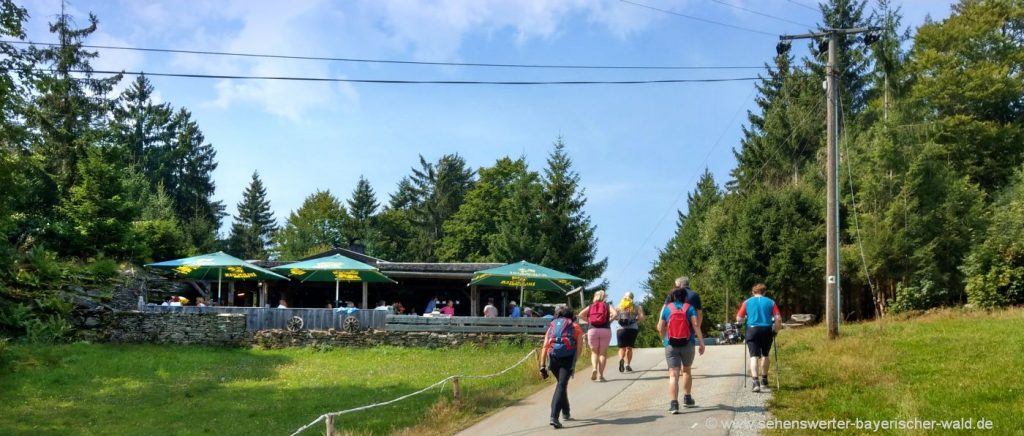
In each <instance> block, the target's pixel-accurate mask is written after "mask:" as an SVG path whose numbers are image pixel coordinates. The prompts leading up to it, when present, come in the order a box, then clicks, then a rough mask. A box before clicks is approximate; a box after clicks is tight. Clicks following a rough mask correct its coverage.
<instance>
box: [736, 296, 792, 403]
mask: <svg viewBox="0 0 1024 436" xmlns="http://www.w3.org/2000/svg"><path fill="white" fill-rule="evenodd" d="M766 289H767V287H766V286H765V285H764V283H758V284H756V285H754V288H753V289H752V290H751V294H752V295H753V296H752V297H750V298H748V299H747V300H746V301H744V302H743V304H740V310H739V312H737V313H736V322H743V318H746V321H747V335H746V341H747V349H748V350H749V351H750V375H751V376H752V377H754V388H753V389H754V392H762V391H768V386H769V385H768V365H769V363H770V361H771V359H769V358H768V353H769V352H770V351H771V349H772V341H773V340H774V339H775V333H777V332H778V331H779V329H781V328H782V314H781V313H780V312H779V306H778V305H776V304H775V301H774V300H772V299H771V298H768V297H765V296H764V292H765V290H766ZM759 374H760V375H759Z"/></svg>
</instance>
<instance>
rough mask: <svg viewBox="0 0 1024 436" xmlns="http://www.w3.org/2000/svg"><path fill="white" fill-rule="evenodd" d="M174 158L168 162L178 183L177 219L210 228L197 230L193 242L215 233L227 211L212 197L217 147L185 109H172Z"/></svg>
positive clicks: (212, 235)
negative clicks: (208, 140)
mask: <svg viewBox="0 0 1024 436" xmlns="http://www.w3.org/2000/svg"><path fill="white" fill-rule="evenodd" d="M172 125H173V126H174V138H173V143H172V144H173V152H172V153H171V156H172V157H173V160H172V161H171V163H170V164H169V165H170V166H171V168H173V179H174V180H175V181H177V183H178V184H177V185H176V186H175V187H174V188H173V189H172V190H171V196H172V197H173V199H174V207H175V210H176V211H177V212H178V219H180V220H181V221H182V222H184V223H191V224H187V225H189V226H192V227H201V228H204V227H208V228H209V229H210V230H212V233H211V232H210V231H205V232H196V233H194V234H193V236H192V237H191V239H192V243H193V244H195V245H196V246H200V245H202V244H201V243H200V241H202V240H207V239H209V238H212V237H215V236H216V233H217V232H216V229H219V228H220V225H221V220H222V219H223V218H224V216H225V215H226V213H225V212H224V210H225V206H224V203H223V202H222V201H219V200H214V199H213V196H214V193H215V191H216V184H215V183H214V182H213V171H214V170H216V169H217V161H216V157H217V151H216V150H214V148H213V145H211V144H210V143H208V142H206V137H205V136H203V132H202V131H201V130H200V129H199V125H198V124H197V123H196V122H195V121H193V120H192V114H191V112H189V111H188V110H185V109H179V110H178V111H177V112H175V114H174V116H173V119H172Z"/></svg>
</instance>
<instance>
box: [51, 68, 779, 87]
mask: <svg viewBox="0 0 1024 436" xmlns="http://www.w3.org/2000/svg"><path fill="white" fill-rule="evenodd" d="M67 72H68V73H76V74H123V75H128V76H152V77H179V78H190V79H237V80H282V81H293V82H342V83H376V84H391V85H649V84H665V83H715V82H745V81H752V80H758V79H759V78H758V77H729V78H704V79H653V80H538V81H522V80H398V79H347V78H336V77H297V76H247V75H237V74H196V73H160V72H157V73H153V72H143V71H112V70H68V71H67Z"/></svg>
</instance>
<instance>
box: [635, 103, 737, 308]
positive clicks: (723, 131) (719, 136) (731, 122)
mask: <svg viewBox="0 0 1024 436" xmlns="http://www.w3.org/2000/svg"><path fill="white" fill-rule="evenodd" d="M756 91H757V87H754V89H752V90H751V91H750V94H749V95H747V98H744V99H743V104H741V105H740V107H739V108H737V109H736V112H735V113H733V115H732V118H730V119H729V123H728V124H727V125H726V127H725V129H723V130H722V133H721V134H719V135H718V139H717V140H715V143H714V144H712V145H711V147H710V148H709V149H708V152H707V154H705V155H704V160H703V161H702V162H701V165H706V164H707V162H708V159H710V158H711V153H713V152H714V151H715V149H716V148H718V144H720V143H721V142H722V138H724V137H725V134H726V133H728V132H729V129H730V128H731V127H732V126H733V123H735V122H736V118H738V117H739V115H740V114H741V113H742V112H743V109H744V108H746V102H748V101H750V99H751V97H753V96H754V93H755V92H756ZM702 174H703V173H702ZM696 178H697V173H696V172H694V173H693V175H692V176H691V177H690V180H689V181H688V182H686V184H685V185H683V186H689V185H690V184H691V183H693V182H694V181H695V180H696ZM687 193H689V191H687V190H685V189H684V190H682V191H680V192H679V195H677V196H676V198H675V199H674V200H672V203H671V204H669V207H668V209H667V210H666V211H665V213H663V214H661V218H658V222H657V223H655V224H654V227H652V228H651V231H650V233H648V234H647V237H646V238H644V240H643V242H641V243H640V245H638V246H637V248H636V250H635V251H633V255H632V256H630V258H629V261H627V262H626V264H625V265H624V266H623V267H622V268H619V270H618V271H617V274H616V275H615V278H616V280H618V278H619V277H621V276H622V272H623V271H625V270H627V269H629V267H630V265H632V264H633V261H634V260H636V257H637V256H638V255H639V254H640V250H642V249H643V248H644V246H645V245H647V242H648V241H650V240H651V238H652V237H654V234H655V233H656V232H657V231H658V228H660V227H661V224H662V223H663V222H664V221H665V218H667V217H668V215H669V214H670V213H672V210H673V209H674V210H676V211H677V212H678V211H679V209H677V208H676V204H679V200H682V199H683V196H685V195H686V194H687ZM652 291H653V289H652Z"/></svg>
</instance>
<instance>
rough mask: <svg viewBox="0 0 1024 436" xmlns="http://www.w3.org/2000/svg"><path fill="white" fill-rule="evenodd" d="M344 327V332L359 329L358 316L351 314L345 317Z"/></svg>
mask: <svg viewBox="0 0 1024 436" xmlns="http://www.w3.org/2000/svg"><path fill="white" fill-rule="evenodd" d="M344 328H345V331H346V332H350V333H355V332H357V331H359V318H356V317H355V316H352V315H349V316H347V317H345V323H344Z"/></svg>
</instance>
